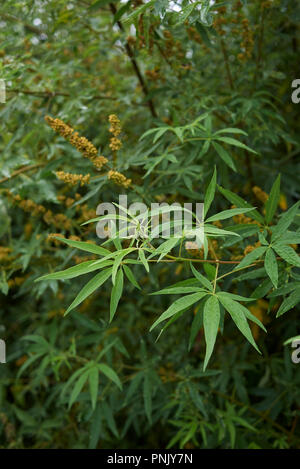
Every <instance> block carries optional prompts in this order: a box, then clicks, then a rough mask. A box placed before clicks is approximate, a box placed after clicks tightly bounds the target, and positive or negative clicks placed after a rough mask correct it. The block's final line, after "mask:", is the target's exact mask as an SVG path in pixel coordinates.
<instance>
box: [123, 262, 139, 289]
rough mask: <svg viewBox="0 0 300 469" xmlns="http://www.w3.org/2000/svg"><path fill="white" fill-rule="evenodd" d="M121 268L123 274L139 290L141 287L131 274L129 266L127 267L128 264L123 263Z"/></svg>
mask: <svg viewBox="0 0 300 469" xmlns="http://www.w3.org/2000/svg"><path fill="white" fill-rule="evenodd" d="M123 269H124V272H125V275H126V277H127V278H128V280H129V282H130V283H132V285H133V286H135V287H136V288H137V289H138V290H141V287H140V286H139V284H138V282H137V280H136V278H135V276H134V275H133V272H132V270H131V269H130V267H128V265H125V264H124V265H123Z"/></svg>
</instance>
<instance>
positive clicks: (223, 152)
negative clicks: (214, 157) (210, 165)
mask: <svg viewBox="0 0 300 469" xmlns="http://www.w3.org/2000/svg"><path fill="white" fill-rule="evenodd" d="M213 147H214V149H215V150H216V152H217V153H218V155H219V157H220V158H221V159H222V160H223V161H224V163H226V164H227V166H229V168H230V169H232V170H233V171H236V166H235V164H234V161H233V159H232V158H231V156H230V155H229V153H228V152H227V151H226V150H225V149H224V148H223V147H221V145H219V144H218V143H216V142H213Z"/></svg>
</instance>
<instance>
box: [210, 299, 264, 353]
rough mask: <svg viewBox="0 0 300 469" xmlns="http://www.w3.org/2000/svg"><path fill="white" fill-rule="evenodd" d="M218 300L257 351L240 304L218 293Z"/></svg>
mask: <svg viewBox="0 0 300 469" xmlns="http://www.w3.org/2000/svg"><path fill="white" fill-rule="evenodd" d="M219 300H220V302H221V303H222V305H223V306H224V308H225V309H226V310H227V311H228V313H229V314H230V316H231V317H232V319H233V321H234V323H235V324H236V326H237V328H238V329H239V330H240V331H241V333H242V334H243V335H244V336H245V337H246V339H247V340H248V341H249V342H250V344H251V345H253V347H254V348H255V349H256V350H257V351H258V352H259V353H261V352H260V350H259V348H258V347H257V345H256V343H255V341H254V339H253V336H252V333H251V329H250V327H249V324H248V322H247V319H246V317H245V313H244V311H243V308H241V305H240V304H239V303H238V302H237V301H234V300H231V299H230V298H229V297H227V296H225V295H220V296H219Z"/></svg>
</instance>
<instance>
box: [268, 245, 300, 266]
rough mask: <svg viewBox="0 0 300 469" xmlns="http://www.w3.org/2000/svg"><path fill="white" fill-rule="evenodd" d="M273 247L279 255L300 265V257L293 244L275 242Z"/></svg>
mask: <svg viewBox="0 0 300 469" xmlns="http://www.w3.org/2000/svg"><path fill="white" fill-rule="evenodd" d="M273 248H274V250H275V251H276V252H277V254H278V256H280V257H282V259H284V260H285V261H286V262H287V263H288V264H292V265H296V266H297V267H300V258H299V256H298V254H297V253H296V251H295V250H294V249H293V248H291V246H287V245H285V244H280V243H275V244H273Z"/></svg>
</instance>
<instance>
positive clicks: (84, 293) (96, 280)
mask: <svg viewBox="0 0 300 469" xmlns="http://www.w3.org/2000/svg"><path fill="white" fill-rule="evenodd" d="M110 276H111V268H109V269H105V270H103V271H102V272H100V273H99V274H97V275H95V277H93V278H92V279H91V280H90V281H89V282H88V283H87V284H86V285H85V286H84V287H83V289H82V290H81V291H80V292H79V293H78V295H77V296H76V298H75V300H74V301H73V302H72V303H71V305H70V306H69V307H68V309H67V311H66V312H65V315H66V314H68V313H69V312H70V311H72V309H74V308H76V306H78V305H79V304H80V303H82V301H84V300H85V299H86V298H87V297H88V296H90V295H91V294H92V293H93V292H94V291H95V290H97V288H99V287H101V285H102V284H103V283H104V282H106V280H107V279H108V278H109V277H110Z"/></svg>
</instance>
